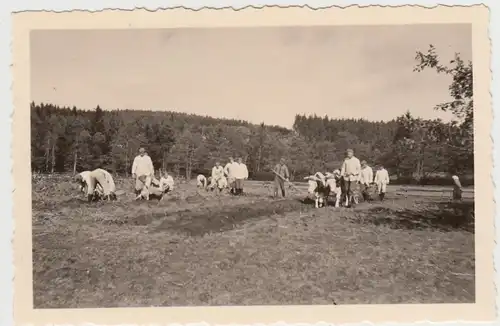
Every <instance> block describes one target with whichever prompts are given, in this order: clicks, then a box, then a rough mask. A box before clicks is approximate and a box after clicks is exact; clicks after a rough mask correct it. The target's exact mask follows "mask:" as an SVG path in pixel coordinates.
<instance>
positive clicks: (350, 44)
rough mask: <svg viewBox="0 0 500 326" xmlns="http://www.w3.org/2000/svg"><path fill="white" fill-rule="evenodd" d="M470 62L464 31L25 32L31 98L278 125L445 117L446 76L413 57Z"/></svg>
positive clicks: (377, 28) (414, 27) (457, 27)
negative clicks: (427, 54) (433, 53)
mask: <svg viewBox="0 0 500 326" xmlns="http://www.w3.org/2000/svg"><path fill="white" fill-rule="evenodd" d="M429 44H433V45H435V47H436V48H437V51H438V52H439V54H440V55H441V56H442V57H443V59H446V60H450V59H451V58H452V57H453V53H454V52H460V53H461V54H462V57H463V58H464V59H468V60H469V59H471V58H472V45H471V44H472V40H471V28H470V25H450V24H443V25H400V26H325V27H279V28H276V27H259V28H217V29H200V28H196V29H186V28H183V29H156V30H151V29H149V30H146V29H143V30H141V29H131V30H74V31H70V30H60V31H36V32H32V34H31V94H32V100H34V101H35V102H36V103H39V102H45V103H48V102H50V103H54V104H58V105H64V106H73V105H75V106H77V107H78V108H83V109H90V108H94V107H95V106H96V105H98V104H99V105H100V106H101V107H102V108H103V109H125V108H126V109H155V110H175V111H180V112H188V113H197V114H207V115H211V116H215V117H228V118H239V119H244V120H249V121H251V122H255V123H259V122H261V121H264V122H266V123H268V124H278V125H283V126H287V127H290V126H291V125H292V123H293V119H294V116H295V114H297V113H306V114H309V113H316V114H318V115H321V116H323V115H325V114H327V115H328V116H330V117H354V118H365V119H368V120H389V119H392V118H394V117H396V116H398V115H400V114H402V113H404V112H405V111H407V110H410V111H411V112H412V113H413V114H414V115H416V116H420V117H424V118H432V117H437V116H439V117H442V118H444V119H448V118H449V115H447V114H443V113H437V112H436V111H434V110H433V106H434V105H435V104H437V103H440V102H443V101H446V100H448V99H449V95H448V85H449V82H450V77H449V76H444V75H437V74H436V73H435V72H433V71H428V72H423V73H415V72H413V71H412V70H413V67H414V65H415V61H414V57H415V52H416V51H417V50H422V51H426V50H427V48H428V46H429Z"/></svg>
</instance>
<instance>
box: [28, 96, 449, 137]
mask: <svg viewBox="0 0 500 326" xmlns="http://www.w3.org/2000/svg"><path fill="white" fill-rule="evenodd" d="M30 104H35V106H36V105H41V104H44V105H52V106H55V107H57V108H59V109H70V110H72V109H73V108H76V110H77V111H84V112H92V111H95V110H96V109H97V107H99V108H100V109H101V110H103V111H108V112H116V111H135V112H141V111H144V112H164V113H179V114H185V115H191V116H198V117H205V118H207V117H208V118H212V119H221V120H229V121H241V122H245V123H248V124H251V125H260V124H264V125H265V126H268V127H279V128H284V129H288V130H292V131H293V130H294V129H293V124H292V125H291V126H285V125H277V124H268V123H266V122H265V121H261V122H252V121H250V120H245V119H240V118H237V117H227V116H213V115H207V114H205V115H204V114H202V113H190V112H182V111H178V110H175V109H159V108H143V109H130V108H114V109H110V108H105V107H102V106H101V105H99V104H97V105H96V106H95V107H92V108H79V107H77V106H76V105H69V106H68V105H59V104H54V103H50V102H43V101H40V102H39V103H36V102H35V101H33V100H32V101H31V102H30ZM432 109H433V110H436V109H435V108H432ZM408 112H409V113H410V114H411V115H412V116H413V117H414V118H416V119H422V120H439V121H442V122H445V121H446V120H449V121H448V122H452V121H455V119H453V118H452V119H443V118H432V119H429V118H427V119H426V118H422V117H421V116H419V115H415V114H414V113H413V112H412V110H406V111H405V113H403V114H401V115H397V116H395V117H393V118H391V119H387V120H383V119H380V120H370V119H367V118H363V117H345V116H340V117H335V118H334V117H331V116H329V115H328V114H325V115H324V116H323V115H318V114H317V113H314V112H312V113H305V112H304V113H297V114H295V117H296V116H304V117H312V116H316V117H318V118H327V119H329V120H340V121H342V120H361V121H366V122H371V123H390V122H395V121H396V119H397V118H398V117H401V116H403V115H405V114H407V113H408Z"/></svg>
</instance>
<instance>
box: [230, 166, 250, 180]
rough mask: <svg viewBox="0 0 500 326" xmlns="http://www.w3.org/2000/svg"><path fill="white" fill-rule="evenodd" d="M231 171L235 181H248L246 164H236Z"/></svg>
mask: <svg viewBox="0 0 500 326" xmlns="http://www.w3.org/2000/svg"><path fill="white" fill-rule="evenodd" d="M231 169H232V171H233V172H232V176H233V177H234V178H235V179H248V168H247V166H246V165H245V164H244V163H234V164H233V165H232V166H231Z"/></svg>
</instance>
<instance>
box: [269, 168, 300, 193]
mask: <svg viewBox="0 0 500 326" xmlns="http://www.w3.org/2000/svg"><path fill="white" fill-rule="evenodd" d="M272 171H273V173H274V174H276V175H277V176H278V177H280V178H281V179H282V180H283V181H286V182H288V184H289V185H290V186H292V187H293V188H294V189H295V190H298V189H297V187H295V185H294V184H293V183H291V182H290V180H286V178H285V177H284V176H282V175H281V174H279V173H278V172H276V171H274V170H272Z"/></svg>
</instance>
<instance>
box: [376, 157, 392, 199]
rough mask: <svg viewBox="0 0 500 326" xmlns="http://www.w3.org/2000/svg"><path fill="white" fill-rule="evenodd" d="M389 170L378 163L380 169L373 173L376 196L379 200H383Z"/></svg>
mask: <svg viewBox="0 0 500 326" xmlns="http://www.w3.org/2000/svg"><path fill="white" fill-rule="evenodd" d="M389 180H390V179H389V172H387V170H386V169H384V166H383V165H380V169H379V170H378V171H377V173H375V180H373V181H374V182H375V184H376V185H377V190H378V196H379V198H380V200H381V201H382V200H384V197H385V192H386V191H387V185H388V184H389Z"/></svg>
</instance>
